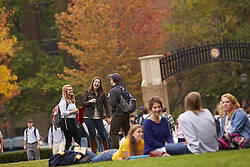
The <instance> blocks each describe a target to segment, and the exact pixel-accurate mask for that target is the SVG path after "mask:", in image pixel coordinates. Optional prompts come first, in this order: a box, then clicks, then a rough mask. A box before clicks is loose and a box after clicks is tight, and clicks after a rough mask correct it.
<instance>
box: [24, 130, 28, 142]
mask: <svg viewBox="0 0 250 167" xmlns="http://www.w3.org/2000/svg"><path fill="white" fill-rule="evenodd" d="M25 133H26V142H27V143H28V128H26V129H25Z"/></svg>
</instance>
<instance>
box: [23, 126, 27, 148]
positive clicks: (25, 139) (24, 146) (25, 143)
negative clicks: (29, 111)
mask: <svg viewBox="0 0 250 167" xmlns="http://www.w3.org/2000/svg"><path fill="white" fill-rule="evenodd" d="M26 131H27V129H25V130H24V134H23V139H24V141H23V149H24V150H26V149H27V136H26Z"/></svg>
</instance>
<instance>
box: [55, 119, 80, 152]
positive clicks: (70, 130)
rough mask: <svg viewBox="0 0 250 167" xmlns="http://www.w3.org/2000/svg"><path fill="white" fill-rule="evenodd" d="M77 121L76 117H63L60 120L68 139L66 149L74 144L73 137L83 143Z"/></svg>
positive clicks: (77, 141)
mask: <svg viewBox="0 0 250 167" xmlns="http://www.w3.org/2000/svg"><path fill="white" fill-rule="evenodd" d="M75 121H76V120H75V118H62V119H61V121H60V126H61V129H62V130H63V132H64V135H65V139H66V146H65V150H68V149H69V148H70V146H71V144H72V137H73V138H74V141H75V142H76V143H78V144H79V145H81V138H80V135H79V130H78V128H77V126H76V122H75Z"/></svg>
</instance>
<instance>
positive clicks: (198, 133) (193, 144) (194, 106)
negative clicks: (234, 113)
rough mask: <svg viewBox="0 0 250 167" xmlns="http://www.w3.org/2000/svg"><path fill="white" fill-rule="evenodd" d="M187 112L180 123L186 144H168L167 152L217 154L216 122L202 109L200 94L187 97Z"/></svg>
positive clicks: (195, 93) (209, 113) (192, 93)
mask: <svg viewBox="0 0 250 167" xmlns="http://www.w3.org/2000/svg"><path fill="white" fill-rule="evenodd" d="M185 110H186V111H185V112H184V113H182V114H181V115H180V116H179V117H178V121H179V126H180V130H181V131H182V132H183V135H184V137H185V139H186V142H185V143H183V142H182V143H177V144H167V145H166V150H167V152H168V153H169V154H170V155H178V154H189V153H193V154H199V153H205V152H216V151H217V150H218V145H217V133H216V125H215V120H214V118H213V116H212V114H211V112H210V111H209V110H208V109H202V108H201V96H200V93H198V92H190V93H189V94H188V95H187V96H186V97H185Z"/></svg>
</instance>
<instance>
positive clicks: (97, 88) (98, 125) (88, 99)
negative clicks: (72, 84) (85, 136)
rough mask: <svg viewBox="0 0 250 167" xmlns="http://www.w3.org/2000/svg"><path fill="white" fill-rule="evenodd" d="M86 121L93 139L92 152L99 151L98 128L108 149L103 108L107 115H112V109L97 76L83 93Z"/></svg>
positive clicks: (105, 148)
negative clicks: (110, 109)
mask: <svg viewBox="0 0 250 167" xmlns="http://www.w3.org/2000/svg"><path fill="white" fill-rule="evenodd" d="M82 103H83V107H84V108H85V112H84V122H85V123H86V125H87V127H88V131H89V135H90V139H91V149H92V152H94V153H96V152H97V143H96V139H95V137H96V130H97V131H98V133H99V135H100V137H101V139H102V144H103V147H104V150H107V149H108V143H107V139H106V136H105V128H104V125H103V121H102V119H103V118H104V114H103V109H105V113H106V116H107V117H110V111H109V107H108V103H107V96H106V94H105V92H104V91H103V87H102V81H101V79H100V78H99V77H95V78H94V79H93V80H92V82H91V86H90V88H89V90H86V91H85V92H84V95H83V100H82Z"/></svg>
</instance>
